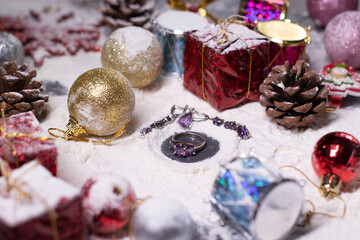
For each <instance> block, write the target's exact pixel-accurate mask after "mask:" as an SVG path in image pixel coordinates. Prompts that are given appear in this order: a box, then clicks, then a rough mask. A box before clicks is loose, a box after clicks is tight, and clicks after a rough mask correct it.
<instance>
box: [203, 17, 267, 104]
mask: <svg viewBox="0 0 360 240" xmlns="http://www.w3.org/2000/svg"><path fill="white" fill-rule="evenodd" d="M234 17H236V18H241V19H246V20H247V18H246V17H244V16H240V15H231V16H230V17H228V18H226V19H222V20H219V21H218V25H219V27H220V29H221V32H220V34H218V35H216V36H214V37H212V38H210V39H209V40H207V41H206V42H204V43H203V45H202V49H201V89H202V95H203V98H204V100H206V94H205V79H204V48H205V46H206V44H207V43H208V42H209V41H210V40H212V39H213V38H215V37H218V42H217V44H224V43H226V42H228V37H227V35H226V34H227V33H229V34H232V35H234V36H236V37H237V39H239V40H241V41H242V42H243V43H245V44H246V46H247V48H248V49H249V80H248V87H247V93H246V98H245V99H248V97H249V95H250V87H251V74H252V60H253V59H252V58H253V56H252V49H251V46H250V44H248V43H247V41H246V40H267V39H266V38H254V39H243V38H242V37H240V36H238V35H237V34H235V33H233V32H232V31H230V30H229V29H228V26H229V24H240V25H244V26H249V25H251V26H253V24H250V23H248V22H246V21H243V20H237V19H233V18H234Z"/></svg>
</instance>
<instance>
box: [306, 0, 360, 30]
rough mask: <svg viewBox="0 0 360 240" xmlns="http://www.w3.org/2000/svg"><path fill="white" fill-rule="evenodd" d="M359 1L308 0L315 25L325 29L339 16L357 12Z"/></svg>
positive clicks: (308, 6)
mask: <svg viewBox="0 0 360 240" xmlns="http://www.w3.org/2000/svg"><path fill="white" fill-rule="evenodd" d="M357 7H358V0H307V8H308V11H309V13H310V16H311V17H312V18H313V19H314V21H315V23H316V24H318V25H320V26H323V27H325V26H326V25H327V23H328V22H329V21H330V20H331V19H332V18H333V17H335V16H336V15H337V14H339V13H342V12H345V11H350V10H356V9H357Z"/></svg>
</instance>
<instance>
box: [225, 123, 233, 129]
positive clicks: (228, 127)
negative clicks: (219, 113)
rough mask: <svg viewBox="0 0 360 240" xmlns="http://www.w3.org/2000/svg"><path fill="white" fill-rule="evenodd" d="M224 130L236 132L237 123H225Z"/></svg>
mask: <svg viewBox="0 0 360 240" xmlns="http://www.w3.org/2000/svg"><path fill="white" fill-rule="evenodd" d="M224 128H226V129H230V130H235V129H236V123H235V122H225V123H224Z"/></svg>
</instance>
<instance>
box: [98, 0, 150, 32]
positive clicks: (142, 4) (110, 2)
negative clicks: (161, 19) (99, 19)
mask: <svg viewBox="0 0 360 240" xmlns="http://www.w3.org/2000/svg"><path fill="white" fill-rule="evenodd" d="M154 9H155V0H104V2H103V5H102V6H101V7H100V10H101V12H102V13H103V21H104V22H105V23H106V24H108V25H110V26H111V27H112V28H113V29H118V28H121V27H129V26H139V27H143V28H145V29H147V30H149V29H150V28H151V22H150V19H151V17H152V16H154V15H155V12H154Z"/></svg>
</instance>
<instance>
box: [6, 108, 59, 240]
mask: <svg viewBox="0 0 360 240" xmlns="http://www.w3.org/2000/svg"><path fill="white" fill-rule="evenodd" d="M0 127H1V130H2V131H0V158H3V159H7V160H8V162H9V165H10V167H11V168H12V169H14V168H16V167H20V166H22V165H23V164H25V163H27V162H30V161H33V160H35V159H36V160H38V161H39V162H40V163H41V164H42V165H43V166H44V167H45V168H47V169H48V170H49V171H50V172H51V173H52V174H53V175H54V176H56V169H57V151H56V146H55V143H54V141H53V140H47V139H46V138H41V137H39V138H37V137H34V136H33V135H34V134H37V135H39V133H41V127H40V124H39V122H38V120H37V119H36V117H35V115H34V114H33V113H32V112H26V113H20V114H16V115H13V116H10V117H8V118H6V130H5V129H2V128H4V126H3V123H2V120H1V119H0ZM3 131H6V135H7V138H5V134H4V132H3ZM0 239H1V238H0Z"/></svg>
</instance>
